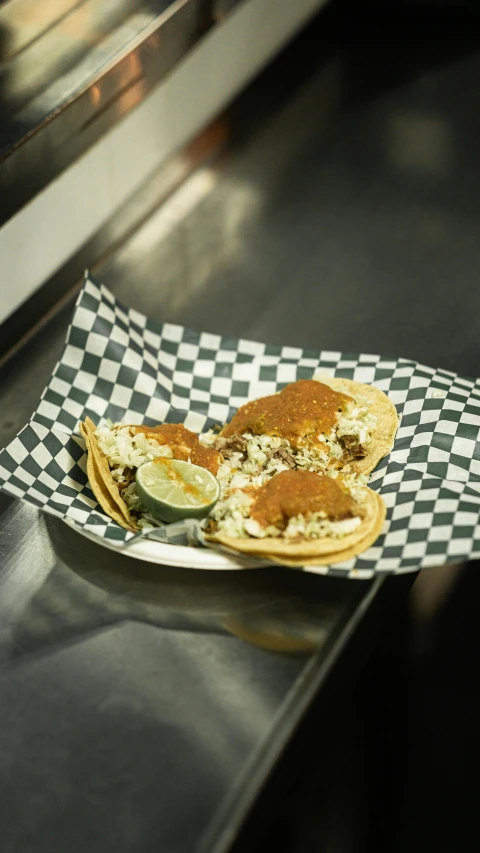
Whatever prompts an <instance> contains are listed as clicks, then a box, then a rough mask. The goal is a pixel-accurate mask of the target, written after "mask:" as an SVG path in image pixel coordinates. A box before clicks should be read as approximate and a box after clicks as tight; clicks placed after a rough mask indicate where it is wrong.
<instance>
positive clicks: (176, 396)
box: [0, 276, 480, 578]
mask: <svg viewBox="0 0 480 853" xmlns="http://www.w3.org/2000/svg"><path fill="white" fill-rule="evenodd" d="M317 371H321V372H323V373H324V374H326V375H327V374H328V375H331V376H340V377H346V378H350V379H356V380H358V381H360V382H366V383H372V384H374V385H376V386H377V387H379V388H381V389H382V390H383V391H385V392H386V393H387V394H388V396H389V397H390V399H391V400H392V401H393V402H394V404H395V405H396V407H397V410H398V412H399V415H400V417H401V424H400V427H399V430H398V433H397V437H396V440H395V445H394V448H393V450H392V453H391V454H390V455H389V456H388V457H387V458H386V459H384V460H382V462H381V463H380V465H379V466H378V468H377V469H376V470H375V472H374V474H373V475H372V478H371V483H370V485H371V487H372V488H374V489H376V490H378V491H379V492H380V494H381V495H382V496H383V498H384V500H385V503H386V505H387V507H388V517H387V522H386V524H385V528H384V531H383V532H382V534H381V536H380V537H379V539H378V540H377V541H376V543H375V544H374V545H373V546H372V547H371V548H369V549H368V551H366V552H365V553H363V554H362V555H360V556H359V557H357V558H355V559H352V560H349V561H346V562H344V563H341V564H336V565H335V566H333V567H326V568H325V569H322V571H323V573H325V574H330V575H341V576H344V577H352V578H362V577H363V578H368V577H371V576H372V575H373V574H375V573H390V574H395V573H398V572H408V571H416V570H418V569H419V568H422V567H427V566H434V565H435V566H437V565H441V564H444V563H448V562H459V561H462V560H467V559H473V558H475V557H480V522H479V511H480V437H479V430H480V380H476V381H472V380H469V379H465V378H462V377H460V376H457V375H456V374H454V373H451V372H449V371H445V370H435V369H433V368H431V367H426V366H424V365H421V364H418V363H416V362H414V361H409V360H407V359H398V360H393V359H386V358H382V357H381V356H378V355H371V354H361V355H358V354H350V353H341V352H330V351H328V352H327V351H321V352H315V351H311V350H302V349H298V348H294V347H287V346H285V347H277V346H270V345H267V344H262V343H258V342H254V341H248V340H243V339H239V340H237V339H233V338H227V337H223V336H221V335H217V334H210V333H207V332H196V331H193V330H191V329H186V328H184V327H183V326H178V325H173V324H170V323H159V322H157V321H154V320H151V319H149V318H147V317H145V316H143V315H142V314H139V313H138V312H137V311H134V310H132V309H129V308H126V307H125V306H124V305H122V304H121V303H120V302H118V301H117V300H116V299H115V297H114V296H113V295H112V294H111V293H110V292H109V291H108V290H107V289H106V288H105V287H103V286H98V285H97V284H96V283H95V282H94V281H92V280H91V279H90V278H89V277H88V276H86V278H85V282H84V286H83V288H82V290H81V293H80V295H79V297H78V300H77V303H76V306H75V311H74V315H73V319H72V323H71V325H70V328H69V330H68V334H67V340H66V343H65V347H64V351H63V354H62V356H61V359H60V361H59V363H58V364H57V366H56V368H55V370H54V372H53V375H52V377H51V379H50V382H49V383H48V385H47V387H46V388H45V390H44V392H43V394H42V398H41V401H40V404H39V406H38V409H37V411H36V412H35V413H34V415H33V416H32V419H31V421H30V422H29V423H28V424H27V425H26V426H25V427H24V428H23V430H22V431H21V432H20V433H19V434H18V435H17V437H16V438H15V439H14V440H13V441H12V442H11V444H9V446H8V447H6V448H5V449H4V450H2V451H1V452H0V488H1V489H2V490H3V491H5V492H7V493H8V494H10V495H14V496H16V497H19V498H21V499H23V500H25V501H28V502H29V503H31V504H33V505H35V506H36V507H38V508H40V509H42V510H43V511H45V512H48V513H51V514H53V515H56V516H59V517H61V518H63V519H65V520H66V521H68V522H70V523H71V524H73V525H74V526H77V527H79V528H84V529H85V531H86V532H90V533H94V534H95V535H96V536H98V537H99V538H101V539H106V540H110V543H111V544H114V542H115V540H116V541H117V542H118V545H119V547H122V546H123V545H124V544H125V542H126V541H127V540H128V539H129V538H130V537H131V536H132V534H131V533H129V532H127V531H125V530H123V529H122V528H121V527H119V526H118V525H117V524H115V523H114V522H113V521H111V520H110V519H109V518H108V517H107V516H106V515H105V514H104V513H103V512H102V511H101V509H100V507H99V506H98V504H97V501H96V499H95V497H94V495H93V493H92V491H91V489H90V487H89V485H88V481H87V476H86V453H85V445H84V442H83V439H82V438H81V437H80V435H79V433H78V422H79V420H83V419H84V418H85V417H87V416H89V417H91V418H92V420H93V421H94V422H98V421H99V419H100V418H103V417H105V418H110V419H111V420H112V421H114V422H121V421H123V422H124V423H147V424H155V423H161V422H164V421H167V422H170V423H175V422H177V423H178V422H182V423H184V424H185V425H186V427H188V428H189V429H191V430H194V431H195V432H201V431H203V430H205V429H208V428H209V427H211V426H212V425H214V424H221V423H224V422H225V421H227V420H229V418H231V416H232V415H233V413H234V412H235V410H236V409H237V408H238V407H239V406H240V405H242V404H243V403H245V402H246V401H247V400H249V399H253V398H256V397H260V396H265V395H268V394H273V393H274V392H276V391H278V390H279V389H280V388H282V387H283V386H284V385H286V384H287V383H289V382H293V381H295V380H297V379H303V378H310V377H311V376H313V374H314V373H315V372H317ZM190 533H191V530H190ZM155 538H156V539H160V540H161V541H163V542H167V543H173V544H176V545H180V544H181V545H185V544H188V541H189V537H188V535H187V528H186V527H185V525H182V524H179V525H167V526H165V527H163V528H161V529H160V530H157V531H156V534H155Z"/></svg>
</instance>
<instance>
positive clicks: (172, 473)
mask: <svg viewBox="0 0 480 853" xmlns="http://www.w3.org/2000/svg"><path fill="white" fill-rule="evenodd" d="M135 479H136V483H137V493H138V497H139V498H140V500H141V502H142V504H143V506H144V507H145V509H146V510H147V512H149V513H150V514H151V515H153V517H154V518H157V519H158V520H159V521H166V522H173V521H180V520H181V519H182V518H204V517H205V516H206V515H208V513H209V512H210V510H211V509H212V508H213V507H214V506H215V504H216V502H217V501H218V498H219V496H220V485H219V483H218V480H217V479H216V478H215V477H214V476H213V474H211V473H210V471H207V469H206V468H200V466H199V465H192V463H191V462H182V461H180V460H179V459H167V458H165V457H164V456H161V457H160V458H159V459H157V460H156V461H155V462H145V464H144V465H140V467H139V468H137V474H136V478H135Z"/></svg>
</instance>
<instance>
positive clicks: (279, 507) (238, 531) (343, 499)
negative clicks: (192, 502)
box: [207, 470, 385, 565]
mask: <svg viewBox="0 0 480 853" xmlns="http://www.w3.org/2000/svg"><path fill="white" fill-rule="evenodd" d="M384 519H385V504H384V502H383V500H382V498H381V497H380V495H378V494H377V493H376V492H374V491H372V490H371V489H369V488H368V487H367V486H365V485H362V484H360V483H358V482H357V481H356V479H355V477H353V476H351V475H350V476H348V477H344V476H343V475H342V474H341V473H337V472H330V474H329V475H325V474H316V473H314V472H312V471H302V470H289V471H282V472H280V473H279V474H276V475H275V476H273V477H272V478H271V479H270V480H268V481H267V482H266V483H265V485H263V486H261V487H260V488H254V487H251V486H250V487H247V488H246V489H244V490H240V489H233V490H230V491H229V492H227V494H226V495H225V496H222V498H221V499H220V500H219V501H218V503H217V504H216V505H215V507H214V509H213V511H212V513H211V515H210V518H209V520H208V526H207V535H208V538H209V540H210V541H212V542H217V543H219V544H222V545H225V546H227V547H229V548H233V549H234V550H236V551H239V552H241V553H243V554H254V555H256V556H261V557H265V559H267V560H273V561H274V562H277V563H284V564H286V565H307V564H309V563H310V564H318V565H329V564H331V563H338V562H342V561H343V560H347V559H349V558H350V557H353V556H355V555H356V554H360V553H361V552H362V551H365V550H366V549H367V548H368V547H369V546H370V545H371V544H372V543H373V542H374V541H375V540H376V539H377V537H378V535H379V533H380V531H381V529H382V525H383V522H384Z"/></svg>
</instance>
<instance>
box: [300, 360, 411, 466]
mask: <svg viewBox="0 0 480 853" xmlns="http://www.w3.org/2000/svg"><path fill="white" fill-rule="evenodd" d="M314 379H315V380H316V381H317V382H323V384H324V385H328V386H329V387H330V388H332V389H333V390H334V391H339V392H343V393H344V394H349V395H350V396H352V397H365V399H366V400H367V401H368V403H369V404H370V405H369V412H371V413H372V415H375V417H376V418H377V426H376V429H375V432H374V434H373V437H372V441H371V443H370V445H369V446H368V448H367V453H366V455H365V456H363V457H362V458H361V459H355V460H353V461H352V462H350V463H349V465H350V470H351V471H353V473H354V474H370V473H371V472H372V471H373V470H374V468H376V467H377V465H378V463H379V462H380V460H381V459H383V458H384V456H387V455H388V454H389V453H390V451H391V449H392V447H393V443H394V441H395V435H396V432H397V428H398V414H397V410H396V408H395V406H394V405H393V403H392V401H391V400H390V399H389V397H387V395H386V394H385V393H384V392H383V391H381V390H380V388H376V386H375V385H365V384H364V383H363V382H355V380H354V379H342V378H341V377H336V376H332V377H330V376H314Z"/></svg>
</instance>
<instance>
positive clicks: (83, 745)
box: [0, 13, 480, 853]
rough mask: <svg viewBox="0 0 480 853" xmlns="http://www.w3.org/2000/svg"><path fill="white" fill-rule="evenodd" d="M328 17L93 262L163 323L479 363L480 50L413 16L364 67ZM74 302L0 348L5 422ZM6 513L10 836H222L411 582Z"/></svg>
mask: <svg viewBox="0 0 480 853" xmlns="http://www.w3.org/2000/svg"><path fill="white" fill-rule="evenodd" d="M332 15H333V17H332V18H331V19H330V24H329V27H330V29H328V28H327V29H325V28H324V26H323V25H322V31H321V35H320V36H319V32H318V30H316V29H315V27H313V29H311V30H310V32H308V33H307V34H306V35H304V36H303V37H302V38H301V39H300V41H299V42H297V44H296V45H294V46H293V47H292V48H291V49H290V50H289V52H288V53H287V56H286V57H284V58H282V59H280V60H279V61H278V62H276V63H275V64H274V66H273V67H272V68H271V69H270V70H269V71H268V72H267V73H266V74H264V75H263V77H262V79H261V80H260V81H258V82H257V83H256V84H255V86H254V87H253V88H252V90H251V91H250V92H249V93H247V94H246V95H245V96H244V97H242V98H241V99H240V101H239V102H238V103H237V104H236V106H235V108H234V109H233V110H232V111H231V114H230V121H231V127H232V145H231V146H230V148H229V149H228V151H226V152H225V153H224V154H223V155H222V157H221V158H220V160H218V161H216V162H215V163H211V164H209V165H205V166H204V167H203V168H201V169H200V170H198V171H197V172H196V173H194V174H193V175H192V176H191V177H190V178H189V180H188V181H187V182H186V183H185V184H183V185H182V186H181V187H180V188H179V189H178V190H176V191H175V193H173V195H171V196H170V199H169V200H167V202H166V203H165V204H163V205H162V206H161V207H160V208H159V209H158V210H157V211H155V212H154V213H153V215H151V216H149V217H148V219H147V220H146V221H145V222H143V224H142V225H141V226H140V227H139V228H138V229H137V230H136V231H135V232H134V233H133V234H132V235H131V237H130V238H129V239H128V240H127V241H126V242H125V243H124V244H123V246H122V247H121V248H120V249H119V250H118V251H116V252H115V253H114V254H113V255H112V256H111V257H110V259H109V260H107V261H106V263H104V264H100V265H99V268H98V269H97V276H98V277H99V278H101V279H102V280H103V281H104V282H105V284H107V285H108V286H109V287H110V288H111V289H112V290H113V291H114V292H115V294H116V295H118V296H119V297H121V298H122V299H124V301H126V302H128V303H129V304H131V305H133V306H134V307H136V308H137V309H139V310H142V311H145V312H146V313H149V314H151V315H152V316H155V317H158V318H161V319H163V320H167V321H173V322H175V321H178V322H181V323H183V324H186V325H192V326H194V327H197V328H198V327H202V328H204V329H207V330H212V331H216V332H220V331H221V332H222V333H224V334H230V335H243V336H247V337H256V338H259V339H265V340H269V341H272V342H280V341H281V342H282V343H290V344H292V345H301V346H307V347H315V348H319V347H322V346H324V347H326V348H335V349H346V350H349V349H350V350H352V351H355V350H370V351H372V350H373V351H382V352H384V353H386V354H387V353H391V354H392V355H394V356H399V355H406V356H409V357H412V358H418V359H423V360H425V361H427V362H429V363H431V364H435V365H440V366H443V367H447V368H450V369H458V370H460V371H463V372H465V373H469V374H473V373H475V374H476V375H478V372H479V371H478V349H477V347H476V343H475V342H476V339H477V331H476V314H475V311H474V306H475V304H476V303H475V300H476V299H477V296H478V287H477V286H476V276H477V269H478V265H479V261H480V246H479V243H478V240H476V238H475V233H476V231H475V229H476V222H475V217H474V216H473V206H472V205H473V202H472V196H473V197H474V189H475V187H477V186H478V182H479V173H478V164H477V166H475V163H474V162H473V161H472V158H471V157H470V159H469V156H468V155H469V154H471V153H472V150H473V149H472V148H471V143H470V141H469V136H468V133H467V132H466V131H468V129H471V130H472V131H473V130H477V129H478V128H477V123H478V120H477V118H476V117H475V115H474V114H473V113H472V110H471V105H470V98H469V97H467V95H466V94H465V92H466V91H467V89H465V81H466V80H467V81H470V83H468V86H471V85H472V84H471V81H472V80H476V79H478V77H480V64H479V55H478V53H475V52H472V51H471V50H470V48H469V47H468V46H467V47H465V48H464V49H463V48H462V44H463V42H461V39H460V40H459V48H458V50H457V52H456V55H455V57H454V58H455V62H453V63H452V64H450V63H447V62H444V60H443V59H440V60H439V59H438V58H434V59H432V60H431V62H429V61H428V56H425V57H422V58H421V59H420V58H418V57H417V60H415V61H414V60H413V59H412V58H411V48H410V45H409V43H408V36H407V35H406V33H407V32H408V31H407V30H405V31H402V33H403V35H402V37H403V38H404V43H403V47H402V46H399V47H397V48H396V51H397V53H396V63H397V64H396V66H395V69H396V70H395V73H394V71H393V70H392V71H391V77H390V79H387V75H386V74H385V76H384V77H383V78H382V80H380V81H379V79H378V67H379V63H381V62H383V63H384V65H385V63H387V58H386V56H385V53H384V52H383V50H381V49H380V48H377V49H375V50H373V49H372V47H371V45H370V44H369V43H368V38H366V40H365V43H364V47H363V49H362V48H361V47H360V46H359V45H357V47H356V48H352V47H351V46H350V42H349V33H348V32H347V33H345V29H344V26H343V24H342V22H341V21H340V22H339V21H337V20H336V19H335V17H334V13H332ZM397 36H398V34H397ZM463 37H464V41H465V43H466V41H468V39H467V37H466V36H465V34H464V36H463ZM321 43H323V47H324V48H328V49H326V50H325V52H324V54H323V56H322V58H321V59H319V45H320V44H321ZM390 48H391V50H393V47H392V46H390ZM427 53H428V52H427ZM444 58H445V59H452V57H451V56H446V57H444ZM387 64H388V63H387ZM292 69H294V70H293V71H292ZM468 91H470V89H468ZM97 260H98V258H97V257H92V258H91V260H90V263H91V264H94V263H96V262H97ZM453 282H454V283H455V287H454V288H453V287H452V283H453ZM466 297H468V299H469V303H468V304H469V309H470V310H469V311H468V312H466V311H465V309H464V304H465V303H464V302H463V301H462V300H464V299H465V298H466ZM70 311H71V303H69V304H68V305H67V306H66V307H64V308H63V310H62V311H60V312H59V313H58V314H56V315H55V317H54V318H53V319H52V320H51V321H50V322H49V324H48V325H46V326H45V327H44V329H43V331H42V332H41V334H38V335H37V336H36V337H35V338H34V339H33V340H32V341H30V343H28V345H26V346H25V347H24V348H23V349H22V350H21V351H20V352H19V353H17V355H16V356H15V359H14V360H12V361H11V362H9V363H8V364H7V365H6V366H5V367H4V369H3V371H2V373H1V376H0V391H1V394H2V405H1V409H0V440H1V442H2V443H6V442H7V441H8V440H9V438H10V437H11V436H12V435H14V434H15V432H16V431H17V430H18V428H19V427H20V426H21V425H22V424H23V423H24V422H25V421H26V419H27V418H28V416H29V415H30V413H31V411H32V410H33V408H34V406H35V404H36V402H37V399H38V395H39V393H40V391H41V389H42V387H43V385H44V384H45V381H46V379H47V377H48V375H49V373H50V371H51V369H52V367H53V365H54V363H55V360H56V358H57V356H58V353H59V351H60V347H61V344H62V340H63V337H64V334H65V330H66V325H67V323H68V317H69V314H70ZM460 320H461V334H459V333H457V332H456V331H455V324H456V323H457V322H459V321H460ZM0 510H1V515H0V554H1V563H0V659H1V671H0V682H1V683H0V801H1V803H2V845H1V846H2V853H27V852H28V851H33V850H34V851H35V853H44V851H45V853H47V851H48V853H52V851H54V852H55V851H59V853H60V851H61V853H64V851H67V850H68V851H69V853H76V851H83V850H85V849H88V850H89V853H104V851H110V850H115V851H116V853H134V851H135V853H137V851H142V853H143V852H144V851H158V850H161V851H162V853H194V851H195V853H198V851H202V853H207V851H208V853H214V851H215V853H216V851H220V850H226V849H227V848H228V846H229V844H230V843H231V841H232V839H233V837H234V835H235V832H236V830H237V829H238V827H239V826H240V824H241V822H242V820H243V819H244V817H245V815H246V813H247V811H248V808H249V807H250V805H251V803H252V801H253V800H254V799H255V797H256V795H257V793H258V791H259V789H260V787H261V785H262V783H263V782H264V780H265V778H266V776H267V775H268V774H269V772H271V770H272V768H273V767H274V766H275V763H276V760H277V758H278V755H279V753H280V752H281V750H282V749H283V747H284V746H285V744H286V743H287V742H288V740H289V738H290V737H291V736H292V734H293V733H294V731H295V730H296V728H297V727H298V725H299V724H300V721H301V718H302V715H303V713H304V711H305V710H306V708H307V707H308V706H309V704H310V703H311V702H312V701H313V699H314V697H317V701H320V702H321V701H322V696H323V695H324V694H323V688H324V687H325V685H326V684H327V683H328V681H329V680H330V679H331V677H333V675H334V674H335V673H337V674H338V673H341V678H340V682H341V686H342V687H343V690H346V689H348V687H349V685H350V684H351V681H352V680H353V678H354V677H355V674H356V673H357V672H358V668H359V667H360V666H361V664H362V661H363V660H364V658H365V655H366V654H367V653H368V650H369V648H371V646H372V645H373V644H375V642H377V641H378V638H379V637H380V632H381V629H382V625H383V624H384V623H385V622H386V621H391V619H392V618H393V613H394V610H395V604H396V603H398V602H399V601H401V600H402V598H404V596H405V594H406V591H407V589H408V584H409V578H408V577H403V578H395V579H392V580H390V581H389V582H388V583H386V582H384V581H383V580H382V579H381V578H380V579H378V580H376V581H375V582H374V583H353V582H345V581H339V580H338V579H335V578H333V579H324V578H320V577H311V576H308V575H304V574H299V573H295V572H289V571H286V570H279V569H268V570H258V571H250V572H242V573H232V574H218V575H217V574H215V575H214V574H211V573H208V574H200V573H194V572H191V571H188V570H178V569H175V570H173V569H169V568H167V567H161V566H159V567H152V566H146V565H144V564H141V563H138V562H135V561H132V560H130V559H129V558H128V557H124V558H121V557H117V556H112V555H111V554H110V553H108V552H106V551H105V550H103V549H102V548H101V547H100V546H96V545H95V544H93V543H86V542H85V541H84V540H83V539H81V538H79V537H78V536H77V535H76V534H75V533H74V532H73V531H71V530H69V529H67V528H66V527H65V526H63V525H62V524H61V523H60V522H56V521H54V520H51V519H45V518H44V517H42V516H41V515H38V514H37V513H36V512H35V511H33V510H32V509H29V508H26V507H25V506H22V505H20V504H17V503H15V502H12V501H11V500H9V499H6V498H2V499H1V501H0ZM360 637H362V638H363V639H362V641H361V642H360ZM355 652H356V653H357V654H355ZM325 695H326V694H325ZM328 736H329V732H328V729H327V730H326V731H322V732H320V733H319V737H326V738H328Z"/></svg>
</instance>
